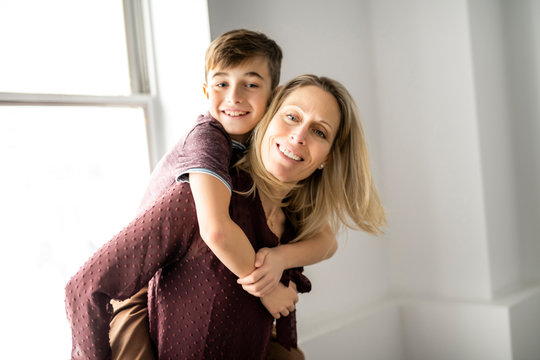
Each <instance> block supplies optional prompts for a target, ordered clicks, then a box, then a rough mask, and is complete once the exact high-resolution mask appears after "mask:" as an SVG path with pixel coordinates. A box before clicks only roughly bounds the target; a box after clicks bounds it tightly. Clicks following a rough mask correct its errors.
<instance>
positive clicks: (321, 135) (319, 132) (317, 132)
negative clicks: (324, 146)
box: [313, 129, 326, 139]
mask: <svg viewBox="0 0 540 360" xmlns="http://www.w3.org/2000/svg"><path fill="white" fill-rule="evenodd" d="M313 132H314V133H315V135H317V136H318V137H320V138H323V139H326V134H325V133H324V131H322V130H319V129H315V130H313Z"/></svg>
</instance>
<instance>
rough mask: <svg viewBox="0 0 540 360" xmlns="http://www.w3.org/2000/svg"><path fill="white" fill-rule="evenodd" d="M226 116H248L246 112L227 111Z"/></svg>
mask: <svg viewBox="0 0 540 360" xmlns="http://www.w3.org/2000/svg"><path fill="white" fill-rule="evenodd" d="M225 114H227V115H229V116H240V115H246V114H247V113H246V112H244V111H225Z"/></svg>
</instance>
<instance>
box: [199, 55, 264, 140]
mask: <svg viewBox="0 0 540 360" xmlns="http://www.w3.org/2000/svg"><path fill="white" fill-rule="evenodd" d="M203 89H204V93H205V95H206V97H207V98H208V100H209V101H210V114H211V115H212V116H213V117H214V118H215V119H216V120H217V121H219V122H220V123H221V125H223V127H224V128H225V131H227V133H229V135H231V138H233V139H234V140H237V141H240V142H245V141H246V140H247V138H248V136H249V133H250V132H251V130H253V128H254V127H255V125H257V123H258V122H259V121H260V120H261V118H262V116H263V115H264V113H265V111H266V106H267V104H268V100H269V98H270V94H271V93H272V89H271V79H270V71H269V69H268V61H267V60H266V59H265V58H264V57H261V56H257V57H254V58H251V59H248V60H246V61H244V62H242V63H240V64H238V65H234V66H232V67H230V68H227V69H224V68H220V67H219V66H218V67H216V68H214V69H211V70H210V71H209V72H208V75H207V83H206V84H204V85H203Z"/></svg>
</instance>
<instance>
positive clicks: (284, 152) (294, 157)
mask: <svg viewBox="0 0 540 360" xmlns="http://www.w3.org/2000/svg"><path fill="white" fill-rule="evenodd" d="M279 151H281V152H282V153H283V154H285V156H286V157H288V158H289V159H293V160H296V161H300V160H302V158H301V157H299V156H296V155H295V154H293V153H292V152H290V151H289V150H287V149H285V148H284V147H283V146H281V145H279Z"/></svg>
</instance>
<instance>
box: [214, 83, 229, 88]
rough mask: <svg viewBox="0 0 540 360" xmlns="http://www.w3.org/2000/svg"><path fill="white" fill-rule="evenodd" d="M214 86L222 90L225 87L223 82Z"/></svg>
mask: <svg viewBox="0 0 540 360" xmlns="http://www.w3.org/2000/svg"><path fill="white" fill-rule="evenodd" d="M216 86H217V87H220V88H222V87H225V86H227V84H226V83H224V82H221V83H217V84H216Z"/></svg>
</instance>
